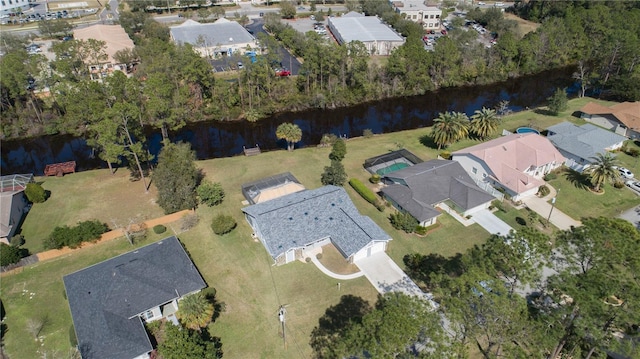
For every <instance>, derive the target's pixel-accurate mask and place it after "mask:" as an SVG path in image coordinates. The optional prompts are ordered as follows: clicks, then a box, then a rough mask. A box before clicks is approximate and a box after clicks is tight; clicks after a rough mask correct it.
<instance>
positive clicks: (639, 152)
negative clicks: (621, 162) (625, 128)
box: [624, 147, 640, 157]
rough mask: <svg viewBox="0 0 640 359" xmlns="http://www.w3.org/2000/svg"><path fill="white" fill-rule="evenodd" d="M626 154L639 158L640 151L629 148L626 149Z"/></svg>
mask: <svg viewBox="0 0 640 359" xmlns="http://www.w3.org/2000/svg"><path fill="white" fill-rule="evenodd" d="M624 153H626V154H628V155H629V156H631V157H638V156H640V150H638V149H637V148H635V147H629V148H627V149H626V151H624Z"/></svg>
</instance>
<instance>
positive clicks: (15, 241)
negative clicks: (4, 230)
mask: <svg viewBox="0 0 640 359" xmlns="http://www.w3.org/2000/svg"><path fill="white" fill-rule="evenodd" d="M9 244H11V246H13V247H20V246H21V245H23V244H24V237H23V236H22V234H15V235H13V237H11V240H10V241H9Z"/></svg>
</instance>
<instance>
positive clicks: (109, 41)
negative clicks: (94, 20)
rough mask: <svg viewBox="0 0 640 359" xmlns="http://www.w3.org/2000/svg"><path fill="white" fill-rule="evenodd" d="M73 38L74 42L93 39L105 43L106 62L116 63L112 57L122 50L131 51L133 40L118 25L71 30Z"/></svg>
mask: <svg viewBox="0 0 640 359" xmlns="http://www.w3.org/2000/svg"><path fill="white" fill-rule="evenodd" d="M73 37H74V39H76V40H88V39H95V40H99V41H104V42H106V50H105V52H106V53H107V56H108V60H109V62H111V63H117V61H116V60H115V58H114V56H115V54H116V52H118V51H120V50H124V49H133V48H134V46H135V45H134V44H133V40H131V38H129V35H127V33H126V32H125V31H124V29H123V28H122V26H120V25H92V26H88V27H84V28H79V29H75V30H73Z"/></svg>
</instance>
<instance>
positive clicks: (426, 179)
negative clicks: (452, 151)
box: [382, 160, 495, 227]
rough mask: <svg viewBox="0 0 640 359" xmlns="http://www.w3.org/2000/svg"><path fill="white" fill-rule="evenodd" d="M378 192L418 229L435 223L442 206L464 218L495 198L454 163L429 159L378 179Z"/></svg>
mask: <svg viewBox="0 0 640 359" xmlns="http://www.w3.org/2000/svg"><path fill="white" fill-rule="evenodd" d="M382 181H383V182H384V183H385V184H387V185H386V186H385V187H383V188H382V193H383V194H384V197H385V199H387V200H388V201H389V202H390V203H391V204H393V206H394V207H396V208H397V209H398V210H400V211H407V212H409V214H411V215H412V216H413V217H414V218H415V219H417V220H418V222H420V225H421V226H424V227H426V226H430V225H432V224H435V223H436V218H437V217H438V216H439V215H440V211H438V210H437V209H436V207H437V206H438V205H439V204H441V203H444V204H446V205H447V207H449V208H451V209H453V210H455V211H456V212H458V213H459V214H460V215H461V216H463V217H466V216H469V215H472V214H473V213H475V212H477V211H479V210H482V209H486V208H488V207H489V206H490V205H491V201H493V200H494V199H495V197H493V196H492V195H490V194H489V193H487V192H485V191H484V190H482V189H481V188H480V187H478V185H476V183H475V182H474V181H473V179H472V178H471V177H470V176H469V175H468V174H467V172H465V170H464V168H462V166H461V165H460V164H459V163H458V162H455V161H449V160H431V161H426V162H422V163H418V164H415V165H413V166H410V167H406V168H403V169H400V170H397V171H394V172H391V173H388V174H387V175H385V176H384V177H383V178H382Z"/></svg>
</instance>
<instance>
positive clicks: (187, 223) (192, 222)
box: [180, 213, 200, 231]
mask: <svg viewBox="0 0 640 359" xmlns="http://www.w3.org/2000/svg"><path fill="white" fill-rule="evenodd" d="M199 221H200V218H198V214H196V213H189V214H187V215H186V216H184V217H182V222H181V224H180V230H182V231H188V230H190V229H191V228H193V227H195V226H196V224H198V222H199Z"/></svg>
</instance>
